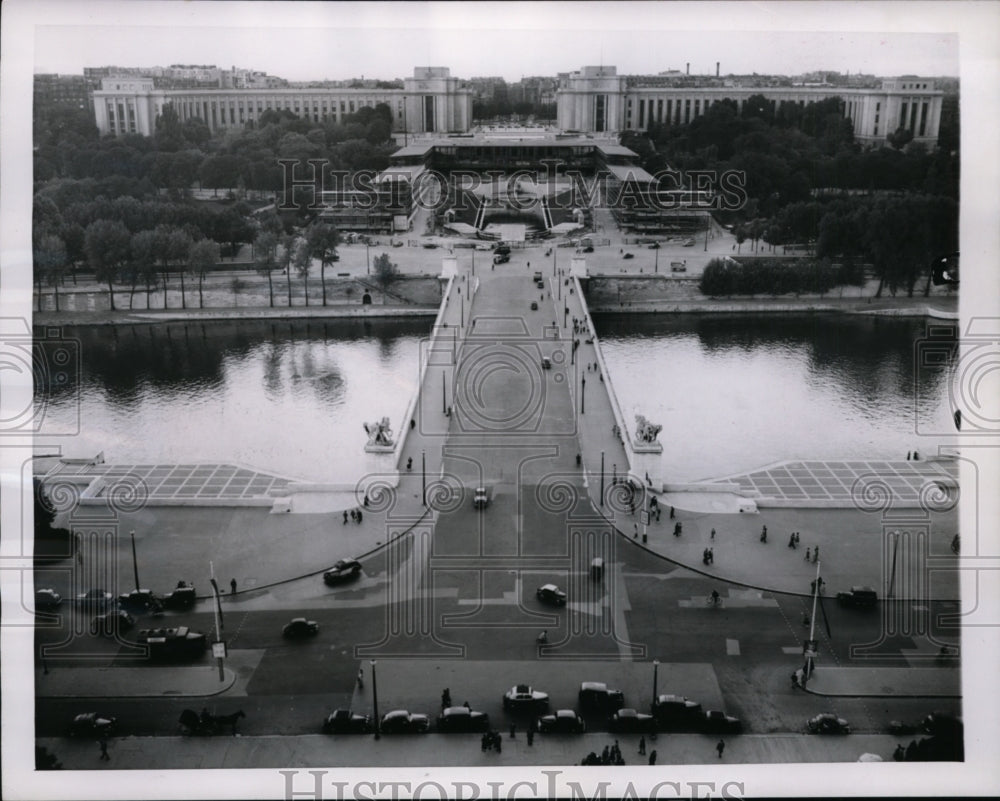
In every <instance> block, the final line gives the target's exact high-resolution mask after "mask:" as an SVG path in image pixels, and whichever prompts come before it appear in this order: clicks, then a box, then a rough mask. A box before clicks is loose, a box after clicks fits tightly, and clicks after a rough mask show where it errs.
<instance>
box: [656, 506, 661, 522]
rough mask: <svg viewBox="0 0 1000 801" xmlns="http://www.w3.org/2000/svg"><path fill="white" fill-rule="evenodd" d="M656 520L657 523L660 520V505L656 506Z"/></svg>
mask: <svg viewBox="0 0 1000 801" xmlns="http://www.w3.org/2000/svg"><path fill="white" fill-rule="evenodd" d="M656 522H657V523H659V522H660V507H659V506H657V507H656Z"/></svg>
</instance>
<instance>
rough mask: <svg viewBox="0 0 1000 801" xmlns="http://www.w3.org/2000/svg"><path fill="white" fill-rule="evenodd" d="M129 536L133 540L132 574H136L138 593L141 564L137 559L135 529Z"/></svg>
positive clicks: (137, 589)
mask: <svg viewBox="0 0 1000 801" xmlns="http://www.w3.org/2000/svg"><path fill="white" fill-rule="evenodd" d="M129 536H130V537H131V538H132V572H133V573H134V574H135V589H136V593H138V591H139V563H138V561H136V558H135V529H132V530H131V531H130V532H129Z"/></svg>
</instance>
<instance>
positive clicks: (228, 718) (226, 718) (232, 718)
mask: <svg viewBox="0 0 1000 801" xmlns="http://www.w3.org/2000/svg"><path fill="white" fill-rule="evenodd" d="M246 716H247V714H246V712H244V711H243V710H242V709H241V710H240V711H239V712H233V714H231V715H216V716H215V725H216V728H221V727H222V726H226V725H228V726H230V727H231V728H232V731H233V737H235V736H236V722H237V721H238V720H239V719H240V718H245V717H246Z"/></svg>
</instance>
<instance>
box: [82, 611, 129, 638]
mask: <svg viewBox="0 0 1000 801" xmlns="http://www.w3.org/2000/svg"><path fill="white" fill-rule="evenodd" d="M134 625H135V618H134V617H132V615H130V614H129V613H128V612H126V611H125V610H124V609H117V610H114V611H111V612H105V613H104V614H103V615H98V616H97V617H95V618H94V619H93V620H92V621H90V633H91V634H94V635H100V636H102V637H114V636H115V635H116V634H118V633H120V632H123V631H128V630H129V629H131V628H132V627H133V626H134Z"/></svg>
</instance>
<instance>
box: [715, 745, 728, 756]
mask: <svg viewBox="0 0 1000 801" xmlns="http://www.w3.org/2000/svg"><path fill="white" fill-rule="evenodd" d="M715 750H716V751H718V752H719V759H722V752H723V751H725V750H726V744H725V742H723V741H722V740H719V742H717V743H716V744H715Z"/></svg>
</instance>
